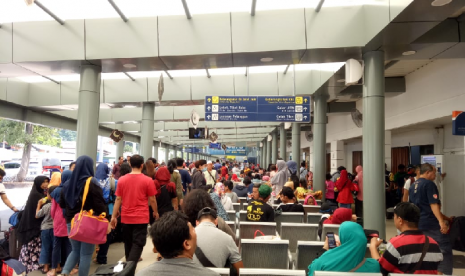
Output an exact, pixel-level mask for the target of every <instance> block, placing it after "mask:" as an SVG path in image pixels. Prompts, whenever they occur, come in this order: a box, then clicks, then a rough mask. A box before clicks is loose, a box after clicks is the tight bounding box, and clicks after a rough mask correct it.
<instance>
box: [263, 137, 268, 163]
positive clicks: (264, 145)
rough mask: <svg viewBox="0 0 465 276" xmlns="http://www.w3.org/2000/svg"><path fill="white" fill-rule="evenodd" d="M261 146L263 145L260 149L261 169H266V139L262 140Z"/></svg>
mask: <svg viewBox="0 0 465 276" xmlns="http://www.w3.org/2000/svg"><path fill="white" fill-rule="evenodd" d="M262 144H263V146H262V149H263V160H262V167H263V168H265V169H266V168H267V166H266V150H267V148H266V138H265V139H264V140H263V142H262Z"/></svg>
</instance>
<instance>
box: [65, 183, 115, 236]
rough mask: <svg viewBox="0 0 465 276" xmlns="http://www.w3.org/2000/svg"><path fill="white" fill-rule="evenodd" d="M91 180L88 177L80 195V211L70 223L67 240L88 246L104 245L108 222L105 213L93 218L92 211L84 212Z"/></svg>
mask: <svg viewBox="0 0 465 276" xmlns="http://www.w3.org/2000/svg"><path fill="white" fill-rule="evenodd" d="M91 180H92V177H89V178H88V179H87V181H86V186H85V188H84V194H83V195H82V207H81V211H80V212H79V213H77V214H76V215H75V216H74V218H73V220H72V221H71V231H70V232H69V238H70V239H73V240H76V241H80V242H85V243H90V244H104V243H106V242H107V230H108V220H107V219H106V218H105V216H106V213H102V214H100V216H98V217H97V216H93V213H94V211H93V210H89V211H84V204H85V203H86V198H87V194H88V193H89V186H90V182H91Z"/></svg>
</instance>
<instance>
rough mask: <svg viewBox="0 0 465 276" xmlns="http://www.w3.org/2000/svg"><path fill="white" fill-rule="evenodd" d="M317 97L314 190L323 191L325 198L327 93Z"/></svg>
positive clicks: (314, 126)
mask: <svg viewBox="0 0 465 276" xmlns="http://www.w3.org/2000/svg"><path fill="white" fill-rule="evenodd" d="M314 99H315V110H314V111H313V114H314V116H315V121H314V122H313V153H314V159H313V161H314V162H313V165H314V168H313V190H315V191H322V192H323V198H325V191H326V185H325V181H326V124H327V123H328V121H327V117H326V112H327V101H328V96H327V95H320V96H317V97H315V98H314Z"/></svg>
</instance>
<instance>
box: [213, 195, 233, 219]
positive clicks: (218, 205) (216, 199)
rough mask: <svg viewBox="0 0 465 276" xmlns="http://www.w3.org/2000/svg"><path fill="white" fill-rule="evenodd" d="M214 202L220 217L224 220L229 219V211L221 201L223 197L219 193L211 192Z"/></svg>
mask: <svg viewBox="0 0 465 276" xmlns="http://www.w3.org/2000/svg"><path fill="white" fill-rule="evenodd" d="M209 194H210V197H211V199H212V200H213V203H215V206H216V210H217V212H218V217H220V218H222V219H223V220H224V221H228V220H229V216H228V213H226V210H224V207H223V204H222V203H221V198H220V196H219V195H218V194H217V193H209Z"/></svg>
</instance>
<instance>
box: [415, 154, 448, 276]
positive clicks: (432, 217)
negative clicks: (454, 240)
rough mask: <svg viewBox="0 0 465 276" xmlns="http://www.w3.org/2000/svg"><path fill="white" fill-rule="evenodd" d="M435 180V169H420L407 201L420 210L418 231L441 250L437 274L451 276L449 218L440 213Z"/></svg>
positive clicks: (424, 167)
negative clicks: (441, 258)
mask: <svg viewBox="0 0 465 276" xmlns="http://www.w3.org/2000/svg"><path fill="white" fill-rule="evenodd" d="M434 179H436V168H435V167H434V166H433V165H431V164H428V163H425V164H422V165H421V167H420V178H418V180H417V181H415V183H414V184H413V185H411V186H410V189H409V201H410V202H411V203H413V204H415V205H416V206H417V207H418V208H420V221H419V223H418V229H420V230H421V231H423V233H424V234H425V235H427V236H428V237H431V238H433V239H434V240H435V241H436V242H437V243H438V244H439V247H440V248H441V252H442V255H443V258H444V259H443V260H442V262H441V263H440V264H439V267H438V272H441V273H442V274H446V275H452V270H453V269H452V267H453V260H452V258H453V257H452V245H451V243H450V238H449V234H448V231H449V222H450V221H451V219H450V218H448V217H446V216H445V215H444V214H442V213H441V201H440V200H439V191H438V188H437V186H436V184H435V183H434V182H433V180H434Z"/></svg>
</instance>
